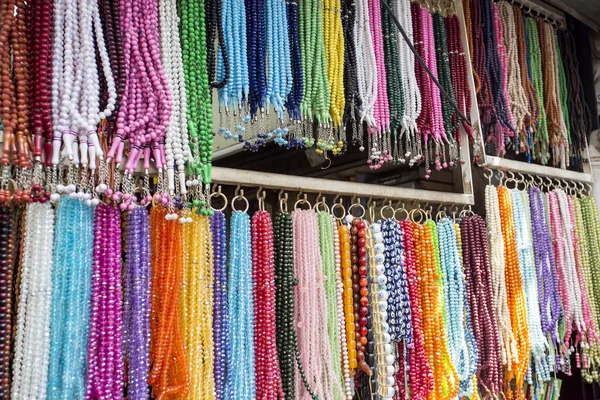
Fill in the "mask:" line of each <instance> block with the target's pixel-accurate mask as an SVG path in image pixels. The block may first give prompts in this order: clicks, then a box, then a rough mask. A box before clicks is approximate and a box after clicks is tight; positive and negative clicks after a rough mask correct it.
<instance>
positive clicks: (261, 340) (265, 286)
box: [251, 211, 341, 400]
mask: <svg viewBox="0 0 600 400" xmlns="http://www.w3.org/2000/svg"><path fill="white" fill-rule="evenodd" d="M251 231H252V281H253V284H254V299H253V303H254V331H255V332H261V334H260V335H258V334H257V335H254V355H255V361H254V362H255V377H256V378H255V382H256V397H257V398H259V399H273V400H275V399H280V398H283V397H284V394H283V389H282V385H281V372H280V370H279V362H278V360H277V345H276V343H275V331H276V329H275V264H274V255H273V226H272V223H271V216H270V215H269V213H268V212H266V211H258V212H256V213H255V214H254V216H252V228H251ZM340 365H341V360H340Z"/></svg>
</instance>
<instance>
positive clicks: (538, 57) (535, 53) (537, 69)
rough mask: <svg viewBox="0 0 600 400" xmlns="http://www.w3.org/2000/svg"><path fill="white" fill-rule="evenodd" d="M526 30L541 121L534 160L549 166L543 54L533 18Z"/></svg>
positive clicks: (537, 129)
mask: <svg viewBox="0 0 600 400" xmlns="http://www.w3.org/2000/svg"><path fill="white" fill-rule="evenodd" d="M525 30H526V32H527V52H528V53H529V60H530V71H531V83H532V84H533V87H534V89H535V92H536V94H537V99H538V105H539V120H538V124H537V127H536V129H535V132H534V135H533V141H534V148H535V151H533V152H532V154H533V158H534V159H537V160H539V161H540V162H541V163H542V164H544V165H545V164H547V163H548V159H549V158H550V151H549V139H548V126H547V122H546V110H545V108H544V81H543V79H542V54H541V52H540V41H539V36H538V29H537V23H536V22H535V20H534V19H533V18H530V17H527V18H525Z"/></svg>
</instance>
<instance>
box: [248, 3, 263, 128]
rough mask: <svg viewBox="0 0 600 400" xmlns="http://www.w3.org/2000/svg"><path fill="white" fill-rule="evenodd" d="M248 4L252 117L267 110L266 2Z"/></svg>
mask: <svg viewBox="0 0 600 400" xmlns="http://www.w3.org/2000/svg"><path fill="white" fill-rule="evenodd" d="M245 4H246V40H247V41H248V51H247V57H248V58H247V59H248V77H249V83H250V91H249V93H248V106H249V110H250V117H252V118H254V117H256V116H257V113H258V111H260V112H261V113H264V111H265V100H266V99H265V96H266V91H267V82H266V71H265V68H266V55H267V54H266V49H267V43H266V29H265V5H266V4H267V3H266V2H263V1H256V0H245Z"/></svg>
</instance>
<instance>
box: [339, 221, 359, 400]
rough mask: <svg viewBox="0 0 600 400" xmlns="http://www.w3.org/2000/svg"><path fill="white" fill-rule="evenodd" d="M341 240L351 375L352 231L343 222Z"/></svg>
mask: <svg viewBox="0 0 600 400" xmlns="http://www.w3.org/2000/svg"><path fill="white" fill-rule="evenodd" d="M338 233H339V240H340V255H341V259H342V277H343V285H344V299H343V304H344V321H345V327H346V347H347V349H348V368H349V373H350V375H354V374H355V372H356V371H355V370H356V368H357V366H358V361H357V360H356V347H357V340H356V327H355V326H354V323H355V321H354V298H353V290H352V286H353V281H352V270H353V263H352V256H351V253H350V247H351V246H350V231H349V230H348V226H346V225H345V224H343V223H341V222H340V224H339V227H338ZM346 394H347V395H350V397H352V395H353V391H352V390H351V389H350V385H349V384H347V385H346Z"/></svg>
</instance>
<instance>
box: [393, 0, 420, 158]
mask: <svg viewBox="0 0 600 400" xmlns="http://www.w3.org/2000/svg"><path fill="white" fill-rule="evenodd" d="M394 4H395V5H396V8H395V11H396V17H397V18H398V21H399V22H400V24H401V25H402V26H403V27H404V31H405V32H406V35H407V36H408V38H409V40H410V41H411V42H413V43H415V35H414V34H413V19H412V17H411V2H410V1H409V0H400V1H397V2H394ZM394 29H395V27H394ZM394 32H395V30H394ZM397 44H398V59H399V63H400V79H401V80H402V93H404V98H403V100H404V103H405V107H404V113H403V114H402V117H401V126H402V129H401V131H400V139H402V136H404V145H402V143H398V144H397V146H399V150H398V152H399V155H398V157H399V160H400V162H403V160H404V162H407V163H408V164H409V166H413V165H414V163H415V162H417V161H419V160H420V159H421V145H420V138H419V135H418V132H417V124H416V121H417V118H419V115H420V114H421V92H420V90H419V87H418V85H417V77H416V74H415V57H414V55H413V53H412V51H411V50H410V48H409V47H408V43H406V41H404V40H397ZM415 45H416V43H415Z"/></svg>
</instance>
